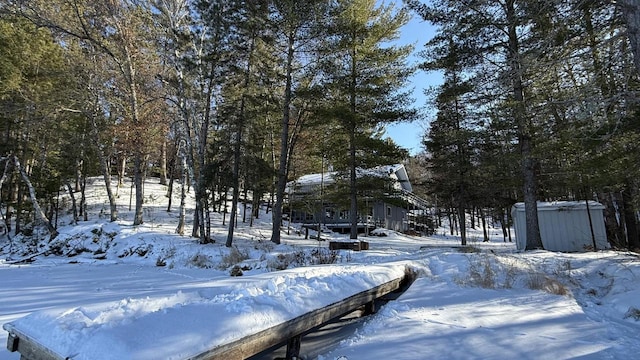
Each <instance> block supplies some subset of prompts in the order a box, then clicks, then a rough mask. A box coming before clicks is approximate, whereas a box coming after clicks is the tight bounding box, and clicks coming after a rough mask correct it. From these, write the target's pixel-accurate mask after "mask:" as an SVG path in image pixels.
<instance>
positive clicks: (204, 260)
mask: <svg viewBox="0 0 640 360" xmlns="http://www.w3.org/2000/svg"><path fill="white" fill-rule="evenodd" d="M188 265H191V266H194V267H198V268H202V269H210V268H212V267H213V261H212V260H211V257H210V256H208V255H204V254H200V253H198V254H195V255H193V256H192V257H191V258H190V259H189V261H188Z"/></svg>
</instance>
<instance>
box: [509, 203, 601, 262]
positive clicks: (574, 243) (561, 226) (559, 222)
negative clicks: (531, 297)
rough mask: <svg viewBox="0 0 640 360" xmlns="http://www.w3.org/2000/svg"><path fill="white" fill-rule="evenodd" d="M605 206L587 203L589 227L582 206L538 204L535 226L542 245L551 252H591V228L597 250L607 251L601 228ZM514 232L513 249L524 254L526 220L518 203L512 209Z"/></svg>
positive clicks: (585, 210) (522, 208)
mask: <svg viewBox="0 0 640 360" xmlns="http://www.w3.org/2000/svg"><path fill="white" fill-rule="evenodd" d="M603 210H604V206H602V205H601V204H599V203H597V202H595V201H590V202H589V214H591V226H590V224H589V215H588V214H587V208H586V204H585V203H584V202H568V201H563V202H553V203H542V202H541V203H538V222H539V226H540V237H541V239H542V245H543V246H544V248H545V249H546V250H550V251H567V252H575V251H586V250H587V249H591V248H593V238H592V236H591V228H593V235H594V238H595V240H596V248H597V249H598V250H602V249H608V248H609V247H610V245H609V243H608V242H607V235H606V231H605V226H604V216H603ZM512 216H513V219H514V229H515V232H516V246H517V248H518V250H524V249H525V247H526V243H527V233H526V221H525V220H526V219H525V213H524V203H518V204H516V205H514V206H513V208H512Z"/></svg>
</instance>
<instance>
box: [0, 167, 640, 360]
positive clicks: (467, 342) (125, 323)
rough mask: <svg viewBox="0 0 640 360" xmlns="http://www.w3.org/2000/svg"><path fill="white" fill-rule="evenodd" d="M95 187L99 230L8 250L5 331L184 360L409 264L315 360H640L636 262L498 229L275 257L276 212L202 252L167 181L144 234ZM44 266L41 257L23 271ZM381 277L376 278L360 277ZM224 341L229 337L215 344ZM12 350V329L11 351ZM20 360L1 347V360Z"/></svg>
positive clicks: (303, 246) (218, 235)
mask: <svg viewBox="0 0 640 360" xmlns="http://www.w3.org/2000/svg"><path fill="white" fill-rule="evenodd" d="M90 185H91V186H90V188H89V190H88V192H87V195H88V201H89V207H88V209H89V221H86V222H80V223H79V224H78V225H69V222H70V218H69V216H68V215H63V214H60V216H59V219H58V231H59V232H60V235H59V236H58V237H57V238H56V239H55V240H54V241H52V242H51V243H46V241H37V240H38V239H34V238H33V237H32V238H25V237H21V236H18V237H11V239H10V238H8V237H7V236H6V235H5V236H3V237H1V238H0V249H1V253H0V280H1V281H0V324H7V323H10V325H7V327H11V326H20V327H22V328H24V329H29V330H30V331H32V332H34V333H38V334H39V335H38V336H40V337H41V338H42V339H45V340H46V341H50V342H51V343H52V344H53V345H52V346H59V347H62V348H64V349H65V351H67V353H68V354H73V353H75V352H79V351H82V352H83V353H84V354H94V356H92V357H91V358H95V359H97V358H108V359H116V358H117V359H123V358H136V359H142V358H148V359H163V358H171V357H172V356H173V358H178V356H180V355H181V354H184V353H181V352H180V346H178V345H179V344H181V346H186V347H189V348H193V347H198V346H205V345H207V346H208V345H210V343H207V342H210V341H211V338H212V337H213V338H214V339H215V340H216V341H223V340H224V339H225V338H228V337H229V336H232V335H233V336H242V334H246V333H249V332H251V331H255V329H256V328H257V327H259V326H260V324H264V323H265V322H268V321H270V319H280V320H282V319H286V318H290V317H292V316H295V315H296V314H299V313H300V312H304V311H306V310H310V309H313V308H316V307H318V306H321V305H319V304H322V303H326V302H327V301H331V300H332V297H333V296H337V295H335V293H334V295H331V294H332V292H330V291H321V290H322V289H332V290H333V291H335V292H336V293H345V292H348V291H355V290H357V289H358V288H359V287H361V286H366V285H367V284H368V282H370V281H376V280H375V279H376V278H377V277H379V276H380V274H385V273H394V272H395V271H397V267H398V264H399V263H401V264H402V266H403V267H404V266H410V267H412V268H413V269H414V270H415V271H417V272H418V273H419V274H420V278H419V279H418V280H417V281H416V282H415V283H414V284H413V285H412V287H411V288H410V289H409V290H408V291H407V292H406V293H405V294H403V295H402V296H401V297H400V298H399V299H398V300H396V301H392V302H390V303H388V304H387V305H386V306H385V307H384V308H382V309H381V310H380V311H379V312H378V313H377V314H376V315H374V316H372V317H370V318H368V319H367V320H366V321H365V322H364V323H363V324H362V325H361V326H360V327H359V328H358V330H357V332H356V333H355V334H353V336H351V337H350V338H348V339H347V340H345V341H343V342H341V343H339V344H336V346H335V347H334V348H333V349H329V350H328V353H319V354H304V355H305V358H306V359H312V358H318V359H325V360H326V359H335V358H343V359H344V358H347V359H349V360H353V359H372V358H387V359H422V358H448V359H469V358H477V359H504V358H516V357H518V358H524V359H546V358H549V357H554V358H557V359H569V358H576V357H580V358H585V359H586V358H589V359H602V358H607V359H628V358H629V354H632V353H638V352H640V339H639V338H638V336H637V334H638V331H639V330H640V322H639V319H640V260H639V259H638V257H637V256H636V255H635V254H631V253H619V252H614V251H604V252H594V253H582V254H562V253H551V252H546V251H535V252H527V253H521V252H517V251H516V250H515V245H513V244H510V243H504V242H503V241H502V237H501V236H498V234H497V233H498V232H497V231H495V232H492V239H491V241H490V242H489V243H481V242H473V241H472V244H471V246H469V247H465V248H462V247H459V246H457V245H458V242H459V239H457V238H456V237H454V236H446V235H444V230H442V229H441V230H439V231H438V232H437V235H435V236H432V237H412V236H406V235H402V234H398V233H395V232H392V231H385V234H386V235H387V236H382V237H379V236H375V237H367V238H366V240H367V241H368V242H369V243H370V250H367V251H361V252H354V251H349V250H340V251H329V250H328V244H327V242H324V241H323V242H318V241H316V240H310V239H307V240H305V239H304V236H303V235H299V234H298V233H297V232H296V230H297V227H296V226H295V224H294V225H293V226H292V227H291V228H290V229H289V232H290V233H289V234H288V235H287V233H286V232H284V233H283V238H282V239H283V242H282V244H280V245H275V244H272V243H271V242H269V241H268V239H269V237H270V233H269V232H270V229H271V224H270V222H269V221H270V214H265V212H264V210H262V211H261V212H260V217H259V219H256V220H254V222H253V226H250V225H249V222H248V221H247V222H246V223H243V222H242V217H241V215H240V217H239V218H238V226H237V227H236V234H235V237H234V247H233V248H227V247H225V246H224V240H225V239H226V227H225V226H223V225H222V223H223V218H222V214H219V213H213V218H212V235H213V238H214V239H215V240H216V242H215V243H213V244H206V245H202V244H199V243H198V241H197V239H193V238H189V237H186V236H184V237H183V236H179V235H177V234H175V228H176V225H177V213H178V211H177V208H174V209H172V210H173V211H171V212H167V211H166V207H167V202H168V199H167V198H166V197H165V196H164V195H165V193H166V188H165V187H163V186H161V185H158V183H157V180H156V179H149V180H148V181H147V183H146V184H145V193H146V199H145V205H146V208H145V213H144V216H145V224H144V225H141V226H136V227H133V226H131V222H132V219H133V216H132V212H131V211H129V210H128V209H129V193H128V191H127V190H128V187H127V186H128V184H125V187H124V188H121V189H120V191H119V195H120V196H119V198H118V202H119V206H118V211H119V214H120V218H121V219H120V220H119V221H118V222H115V223H108V222H107V219H105V218H104V217H105V216H104V215H105V211H106V209H107V208H108V204H107V203H106V195H105V191H104V187H103V186H100V185H101V184H100V181H99V180H95V181H93V182H92V183H91V184H90ZM175 195H176V198H175V199H174V201H173V204H178V203H179V201H178V199H177V194H175ZM61 202H62V203H64V201H61ZM247 213H249V212H247ZM240 214H242V212H240ZM228 221H229V219H228V218H227V219H225V223H227V222H228ZM312 235H313V234H312ZM34 236H38V234H35V235H34ZM323 237H325V238H327V237H328V238H329V239H332V240H340V239H346V238H344V237H343V235H339V234H333V233H330V234H323ZM469 238H470V239H473V238H474V234H473V233H472V234H471V235H470V237H469ZM475 238H480V237H479V236H477V237H475ZM34 253H43V255H40V256H36V257H34V258H33V260H34V261H33V262H30V263H26V264H15V265H12V263H13V262H15V261H16V260H20V259H24V258H26V257H28V256H29V254H34ZM370 266H374V268H375V269H377V270H376V271H366V270H358V269H367V268H368V269H373V268H371V267H370ZM284 269H289V270H286V271H282V270H284ZM347 269H351V270H348V271H347ZM232 275H234V276H232ZM238 275H242V276H241V277H238ZM384 276H387V275H384ZM384 276H383V277H384ZM319 294H322V295H319ZM316 300H317V301H316ZM160 314H168V316H160ZM204 314H206V317H203V316H204ZM167 319H171V320H169V322H167ZM193 319H196V320H195V321H194V320H193ZM238 321H240V322H238ZM221 324H233V327H222V326H220V325H221ZM242 324H244V325H242ZM160 328H165V329H168V330H170V331H171V333H172V334H173V336H174V337H173V342H172V341H163V342H162V344H158V343H155V342H154V340H155V339H156V338H157V336H159V335H158V333H157V332H151V333H150V332H148V331H145V330H143V329H160ZM212 328H215V329H218V330H217V331H219V332H216V333H213V336H212V334H211V331H212ZM158 331H159V330H158ZM6 338H7V333H6V332H2V335H1V336H0V342H2V343H6ZM105 339H109V341H108V342H107V341H105ZM303 341H304V339H303ZM149 348H151V349H153V351H152V352H146V353H144V351H146V350H144V349H149ZM141 349H142V350H141ZM98 354H99V355H100V356H98ZM18 358H19V355H18V354H17V353H10V352H8V351H7V350H4V349H3V350H0V360H4V359H18Z"/></svg>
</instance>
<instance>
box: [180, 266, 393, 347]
mask: <svg viewBox="0 0 640 360" xmlns="http://www.w3.org/2000/svg"><path fill="white" fill-rule="evenodd" d="M404 281H405V279H404V277H401V278H397V279H394V280H391V281H389V282H387V283H384V284H382V285H380V286H377V287H374V288H372V289H370V290H366V291H363V292H360V293H358V294H355V295H353V296H350V297H348V298H346V299H344V300H341V301H338V302H335V303H333V304H331V305H329V306H327V307H324V308H321V309H316V310H314V311H311V312H309V313H306V314H304V315H301V316H299V317H297V318H295V319H292V320H289V321H287V322H284V323H281V324H279V325H276V326H273V327H271V328H269V329H266V330H263V331H260V332H258V333H256V334H253V335H249V336H247V337H244V338H242V339H239V340H236V341H234V342H231V343H227V344H223V345H220V346H218V347H216V348H213V349H211V350H208V351H206V352H203V353H201V354H198V355H196V356H194V357H192V358H190V359H192V360H213V359H225V360H227V359H228V360H236V359H237V360H242V359H246V358H248V357H250V356H253V355H255V354H258V353H260V352H262V351H264V350H266V349H269V348H270V347H272V346H275V345H278V344H281V343H282V342H283V341H287V340H288V339H291V338H293V337H296V336H299V335H301V334H304V333H305V332H307V331H309V330H311V329H314V328H316V327H318V326H320V325H323V324H325V323H327V322H329V321H331V320H332V319H335V318H337V317H340V316H343V315H345V314H347V313H349V312H351V311H354V310H356V309H357V308H359V307H361V306H363V305H365V304H367V303H369V302H371V301H373V300H375V299H377V298H379V297H382V296H384V295H386V294H388V293H390V292H392V291H394V290H397V289H399V288H400V287H401V285H402V284H403V283H404Z"/></svg>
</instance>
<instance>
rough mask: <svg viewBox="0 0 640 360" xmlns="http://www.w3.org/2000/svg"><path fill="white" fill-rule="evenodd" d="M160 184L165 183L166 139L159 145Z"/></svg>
mask: <svg viewBox="0 0 640 360" xmlns="http://www.w3.org/2000/svg"><path fill="white" fill-rule="evenodd" d="M160 185H167V140H166V139H164V140H163V141H162V145H161V146H160Z"/></svg>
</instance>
